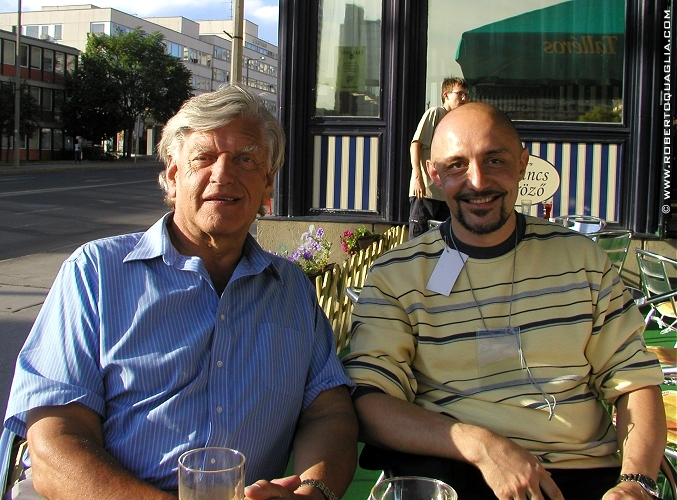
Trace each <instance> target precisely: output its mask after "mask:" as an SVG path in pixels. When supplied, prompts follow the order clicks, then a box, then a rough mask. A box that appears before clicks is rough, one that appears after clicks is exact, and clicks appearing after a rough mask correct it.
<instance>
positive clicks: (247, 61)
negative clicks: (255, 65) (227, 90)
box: [242, 56, 266, 87]
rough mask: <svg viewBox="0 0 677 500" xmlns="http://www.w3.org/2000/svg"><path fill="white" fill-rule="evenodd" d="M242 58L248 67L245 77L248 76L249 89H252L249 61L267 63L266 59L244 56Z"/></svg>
mask: <svg viewBox="0 0 677 500" xmlns="http://www.w3.org/2000/svg"><path fill="white" fill-rule="evenodd" d="M242 57H243V58H244V63H245V65H246V66H247V72H246V74H245V75H246V78H247V87H251V85H249V61H256V60H261V61H265V60H266V58H265V57H263V56H261V57H258V58H256V57H247V56H242Z"/></svg>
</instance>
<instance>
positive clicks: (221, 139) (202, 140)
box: [184, 124, 263, 148]
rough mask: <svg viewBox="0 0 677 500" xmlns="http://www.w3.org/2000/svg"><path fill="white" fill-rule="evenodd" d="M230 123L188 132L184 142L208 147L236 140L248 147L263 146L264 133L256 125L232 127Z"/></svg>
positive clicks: (194, 145) (189, 144) (193, 145)
mask: <svg viewBox="0 0 677 500" xmlns="http://www.w3.org/2000/svg"><path fill="white" fill-rule="evenodd" d="M229 125H230V124H227V125H224V126H223V127H218V128H215V129H211V130H195V131H191V132H189V133H188V134H186V136H185V139H184V144H186V145H188V146H189V147H191V148H193V147H201V148H203V147H208V146H216V145H218V144H223V143H230V142H236V143H237V144H239V145H246V146H247V147H248V148H255V147H257V146H258V147H261V146H262V145H263V135H262V133H261V131H260V130H258V129H257V128H256V127H231V126H229Z"/></svg>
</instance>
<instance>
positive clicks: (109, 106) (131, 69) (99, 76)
mask: <svg viewBox="0 0 677 500" xmlns="http://www.w3.org/2000/svg"><path fill="white" fill-rule="evenodd" d="M190 79H191V73H190V71H189V70H188V69H187V68H186V67H185V66H184V65H183V64H182V63H181V62H180V61H179V60H178V59H176V58H175V57H173V56H171V55H169V54H166V53H165V44H164V37H163V36H162V34H161V33H157V32H156V33H153V34H151V35H148V34H146V33H144V32H143V31H141V29H140V28H136V29H134V30H132V31H128V32H125V33H123V32H122V31H120V30H118V32H117V33H116V34H115V35H105V34H89V35H88V39H87V46H86V47H85V51H84V52H83V53H82V55H81V56H80V65H79V67H78V69H77V70H76V71H75V72H74V74H73V75H71V76H70V77H69V78H68V79H67V97H66V101H67V102H66V104H65V105H64V116H65V119H66V123H67V125H66V128H67V130H68V131H69V132H70V133H72V134H74V135H82V136H83V137H85V138H87V139H91V140H97V141H98V140H101V139H109V138H111V137H113V136H114V134H115V133H116V132H117V131H119V130H124V131H125V137H126V138H130V137H131V132H132V130H133V128H134V125H135V123H136V120H137V116H140V117H141V119H142V120H144V119H145V118H146V117H148V116H152V117H153V118H155V119H156V120H157V121H159V122H164V121H166V120H167V119H169V117H171V116H172V115H173V114H174V113H176V111H177V110H178V109H179V107H180V106H181V104H182V103H183V102H184V101H185V100H186V99H188V98H189V97H190V96H191V85H190ZM125 142H126V144H127V145H131V141H129V140H126V141H125ZM129 153H131V148H129V147H128V148H126V151H125V154H126V155H129Z"/></svg>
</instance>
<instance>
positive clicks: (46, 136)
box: [40, 128, 52, 150]
mask: <svg viewBox="0 0 677 500" xmlns="http://www.w3.org/2000/svg"><path fill="white" fill-rule="evenodd" d="M40 135H41V136H42V137H41V140H40V149H45V150H50V149H52V129H51V128H43V129H41V130H40Z"/></svg>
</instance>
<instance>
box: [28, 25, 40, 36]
mask: <svg viewBox="0 0 677 500" xmlns="http://www.w3.org/2000/svg"><path fill="white" fill-rule="evenodd" d="M39 30H40V26H26V36H30V37H32V38H37V37H38V32H39Z"/></svg>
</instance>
